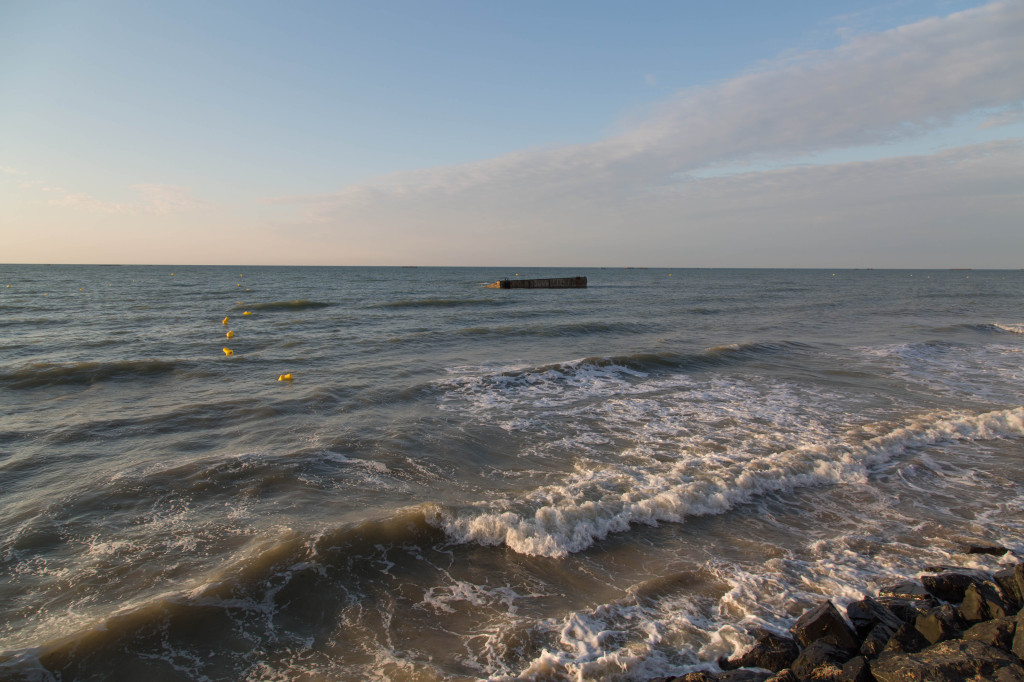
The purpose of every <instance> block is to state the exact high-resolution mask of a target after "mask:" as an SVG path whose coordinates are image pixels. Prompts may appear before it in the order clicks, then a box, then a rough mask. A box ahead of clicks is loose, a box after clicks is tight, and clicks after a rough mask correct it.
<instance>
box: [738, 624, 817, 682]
mask: <svg viewBox="0 0 1024 682" xmlns="http://www.w3.org/2000/svg"><path fill="white" fill-rule="evenodd" d="M751 634H753V635H754V637H755V639H756V641H755V643H754V646H753V648H752V649H750V651H748V652H747V653H745V654H743V655H742V656H740V657H739V658H734V659H732V660H729V661H726V662H725V663H723V664H722V667H723V668H726V669H734V668H763V669H765V670H771V671H772V672H779V671H780V670H782V669H784V668H788V667H790V666H791V665H793V661H795V660H796V657H797V656H798V655H799V654H800V649H799V648H798V647H797V645H796V642H795V641H793V640H792V639H790V638H789V637H783V636H781V635H776V634H775V633H773V632H769V631H768V630H762V629H758V630H755V631H754V632H753V633H751Z"/></svg>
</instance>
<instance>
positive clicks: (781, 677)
mask: <svg viewBox="0 0 1024 682" xmlns="http://www.w3.org/2000/svg"><path fill="white" fill-rule="evenodd" d="M765 682H800V678H798V677H797V676H796V673H795V672H793V671H792V670H790V669H789V668H786V669H785V670H780V671H779V672H777V673H775V674H774V675H772V676H771V677H769V678H768V679H767V680H765Z"/></svg>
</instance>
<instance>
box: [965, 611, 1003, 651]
mask: <svg viewBox="0 0 1024 682" xmlns="http://www.w3.org/2000/svg"><path fill="white" fill-rule="evenodd" d="M1016 632H1017V619H1016V618H1010V617H1005V618H997V619H995V620H987V621H985V622H984V623H978V624H977V625H975V626H973V627H971V628H970V629H968V630H967V631H966V632H964V634H963V637H962V639H963V640H964V641H970V640H977V641H979V642H981V643H982V644H988V645H989V646H994V647H996V648H997V649H1002V650H1003V651H1006V652H1010V651H1011V650H1012V648H1013V640H1014V635H1015V634H1016Z"/></svg>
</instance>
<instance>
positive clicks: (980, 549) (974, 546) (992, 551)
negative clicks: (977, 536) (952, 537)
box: [960, 542, 1010, 556]
mask: <svg viewBox="0 0 1024 682" xmlns="http://www.w3.org/2000/svg"><path fill="white" fill-rule="evenodd" d="M960 551H961V552H963V553H964V554H989V555H991V556H1003V555H1004V554H1006V553H1007V552H1009V551H1010V550H1008V549H1006V548H1005V547H1003V546H1002V545H992V544H988V543H982V542H969V543H966V544H964V545H961V547H960Z"/></svg>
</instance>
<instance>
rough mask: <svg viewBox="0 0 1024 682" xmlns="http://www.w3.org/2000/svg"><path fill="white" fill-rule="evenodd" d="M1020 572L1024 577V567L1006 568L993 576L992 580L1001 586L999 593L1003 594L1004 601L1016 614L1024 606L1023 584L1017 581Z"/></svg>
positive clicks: (1018, 565)
mask: <svg viewBox="0 0 1024 682" xmlns="http://www.w3.org/2000/svg"><path fill="white" fill-rule="evenodd" d="M1018 571H1020V572H1021V573H1022V575H1024V565H1021V564H1017V566H1011V567H1010V568H1004V569H1003V570H1001V571H999V572H998V573H996V574H994V575H993V576H992V580H994V581H995V583H996V585H998V586H999V591H1000V592H1002V593H1003V601H1005V602H1006V605H1007V606H1008V607H1010V609H1011V610H1012V611H1015V612H1016V611H1019V610H1020V607H1021V606H1022V605H1024V592H1022V591H1021V583H1020V582H1019V581H1018V579H1017V573H1018Z"/></svg>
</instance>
